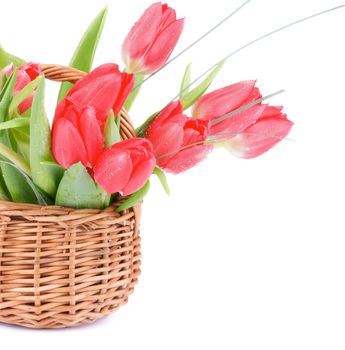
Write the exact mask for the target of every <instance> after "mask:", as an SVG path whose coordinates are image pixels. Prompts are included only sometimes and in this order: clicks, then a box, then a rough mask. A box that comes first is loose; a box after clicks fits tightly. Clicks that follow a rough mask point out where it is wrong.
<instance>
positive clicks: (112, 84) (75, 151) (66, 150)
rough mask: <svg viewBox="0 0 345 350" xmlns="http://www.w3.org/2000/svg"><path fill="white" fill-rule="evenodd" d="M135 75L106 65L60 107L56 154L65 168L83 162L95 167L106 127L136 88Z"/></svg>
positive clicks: (54, 141)
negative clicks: (110, 114)
mask: <svg viewBox="0 0 345 350" xmlns="http://www.w3.org/2000/svg"><path fill="white" fill-rule="evenodd" d="M133 84H134V80H133V75H132V74H127V73H121V72H120V71H119V69H118V66H117V65H116V64H105V65H102V66H100V67H98V68H96V69H95V70H93V71H92V72H91V73H89V74H88V75H86V76H85V77H84V78H83V79H81V80H79V81H78V82H77V83H76V84H75V85H74V86H73V88H72V89H71V90H70V91H69V92H68V94H67V96H66V97H65V98H64V99H63V100H62V101H61V102H60V103H59V104H58V106H57V108H56V112H55V116H54V121H53V131H52V150H53V155H54V158H55V160H56V161H57V162H58V163H59V164H60V165H61V166H62V167H63V168H68V167H70V166H71V165H72V164H74V163H77V162H82V164H83V165H84V166H87V167H92V166H93V165H94V164H95V162H96V160H97V158H98V156H99V155H100V153H101V152H102V149H103V144H104V136H103V129H104V124H105V122H106V120H107V118H108V115H109V112H110V110H111V109H113V111H114V114H115V115H116V114H117V113H118V112H119V111H120V109H121V107H122V105H123V103H124V101H125V99H126V98H127V96H128V94H129V93H130V91H131V90H132V88H133Z"/></svg>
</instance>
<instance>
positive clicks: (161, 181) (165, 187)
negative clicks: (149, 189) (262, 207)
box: [153, 167, 170, 196]
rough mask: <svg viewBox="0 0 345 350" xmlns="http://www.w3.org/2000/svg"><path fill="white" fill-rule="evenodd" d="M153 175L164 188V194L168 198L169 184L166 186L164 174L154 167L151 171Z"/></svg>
mask: <svg viewBox="0 0 345 350" xmlns="http://www.w3.org/2000/svg"><path fill="white" fill-rule="evenodd" d="M153 174H155V175H156V176H157V177H158V179H159V181H160V183H161V184H162V186H163V188H164V191H165V193H166V194H167V195H168V196H170V188H169V184H168V181H167V178H166V176H165V172H164V171H163V170H162V169H160V168H158V167H155V168H154V169H153Z"/></svg>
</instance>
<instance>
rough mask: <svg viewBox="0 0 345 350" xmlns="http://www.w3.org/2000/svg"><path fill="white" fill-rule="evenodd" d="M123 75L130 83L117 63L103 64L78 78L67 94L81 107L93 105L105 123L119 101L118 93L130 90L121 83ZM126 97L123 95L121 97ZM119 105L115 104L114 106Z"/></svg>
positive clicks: (129, 82)
mask: <svg viewBox="0 0 345 350" xmlns="http://www.w3.org/2000/svg"><path fill="white" fill-rule="evenodd" d="M130 76H131V75H130ZM123 77H125V82H127V83H128V84H131V78H130V77H128V74H127V73H121V72H120V71H119V67H118V65H117V64H112V63H108V64H103V65H102V66H100V67H98V68H96V69H94V70H93V71H92V72H91V73H89V74H88V75H86V76H85V77H84V78H83V79H81V80H79V81H78V82H77V83H76V84H75V85H74V86H73V88H72V89H71V90H70V91H69V93H68V96H70V97H72V98H73V100H74V101H75V103H76V104H78V105H79V106H81V107H84V106H92V107H94V108H95V110H96V111H97V115H98V117H99V118H100V119H101V120H100V121H101V122H102V123H105V122H106V119H107V117H108V114H109V111H110V109H111V108H112V107H113V105H114V103H115V101H116V100H117V99H119V101H121V98H119V94H121V93H123V92H125V93H127V94H128V93H129V92H130V91H127V90H126V86H123V84H122V78H123ZM126 97H127V96H124V97H123V99H125V98H126ZM121 107H122V106H121ZM121 107H119V106H118V105H116V108H121Z"/></svg>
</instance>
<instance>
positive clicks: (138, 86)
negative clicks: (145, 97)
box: [124, 74, 145, 112]
mask: <svg viewBox="0 0 345 350" xmlns="http://www.w3.org/2000/svg"><path fill="white" fill-rule="evenodd" d="M134 77H135V85H134V88H133V90H132V92H131V93H130V94H129V96H128V97H127V99H126V102H125V104H124V108H125V110H126V111H127V112H129V110H130V109H131V107H132V105H133V103H134V101H135V99H136V98H137V96H138V94H139V92H140V89H141V83H142V82H143V80H144V79H145V75H144V74H135V76H134Z"/></svg>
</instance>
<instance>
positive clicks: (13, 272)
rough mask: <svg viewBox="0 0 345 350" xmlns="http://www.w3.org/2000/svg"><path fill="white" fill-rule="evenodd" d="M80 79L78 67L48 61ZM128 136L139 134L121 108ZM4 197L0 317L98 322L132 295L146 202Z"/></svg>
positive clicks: (50, 74)
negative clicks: (69, 202)
mask: <svg viewBox="0 0 345 350" xmlns="http://www.w3.org/2000/svg"><path fill="white" fill-rule="evenodd" d="M43 73H44V74H45V77H46V78H47V79H51V80H54V81H69V82H71V83H75V82H76V81H78V80H79V79H81V78H83V77H84V76H85V73H84V72H81V71H79V70H77V69H75V68H71V67H63V66H59V65H43ZM120 134H121V137H122V138H123V139H128V138H133V137H135V136H136V135H135V130H134V128H133V125H132V123H131V121H130V118H129V116H128V114H127V113H126V111H125V110H124V109H123V110H121V112H120ZM118 205H119V203H114V205H113V206H112V207H109V208H106V209H103V210H99V209H73V208H64V207H58V206H44V207H42V206H39V205H36V204H26V203H13V202H6V201H0V225H1V227H0V322H3V323H9V324H17V325H20V326H24V327H30V328H65V327H74V326H78V325H82V324H87V323H91V322H94V321H96V320H98V319H100V318H102V317H104V316H107V315H109V314H110V313H111V312H114V311H115V310H117V309H118V308H119V307H120V306H121V305H123V304H125V303H126V302H127V299H128V296H129V294H131V293H132V292H133V287H134V285H135V284H136V283H137V278H138V275H139V274H140V269H139V266H140V237H139V230H138V227H139V221H140V212H141V206H140V205H137V206H136V207H134V208H131V209H128V210H125V211H124V212H122V213H117V212H116V210H115V209H116V207H117V206H118Z"/></svg>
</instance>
